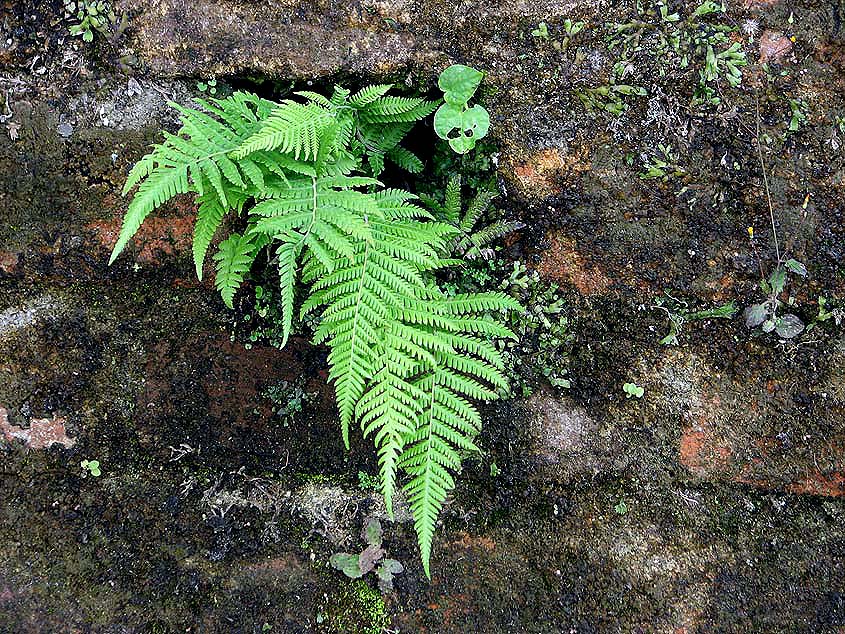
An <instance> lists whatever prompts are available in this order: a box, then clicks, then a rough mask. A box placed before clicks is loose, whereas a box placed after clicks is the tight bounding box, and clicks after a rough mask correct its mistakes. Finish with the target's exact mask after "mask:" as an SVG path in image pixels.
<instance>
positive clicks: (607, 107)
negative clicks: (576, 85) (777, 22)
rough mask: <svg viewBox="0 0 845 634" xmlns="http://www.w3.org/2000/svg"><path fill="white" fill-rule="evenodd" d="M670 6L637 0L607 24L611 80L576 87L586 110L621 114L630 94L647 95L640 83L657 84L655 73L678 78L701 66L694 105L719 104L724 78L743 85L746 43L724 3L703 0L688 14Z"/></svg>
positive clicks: (692, 96)
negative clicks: (629, 12)
mask: <svg viewBox="0 0 845 634" xmlns="http://www.w3.org/2000/svg"><path fill="white" fill-rule="evenodd" d="M669 6H670V5H669V3H667V2H664V1H663V0H659V1H658V2H655V3H653V4H649V5H646V4H645V3H639V2H638V3H637V11H636V15H635V16H634V17H633V18H632V19H631V20H629V21H628V22H624V23H608V24H606V25H605V33H606V36H605V37H606V42H607V48H608V50H609V51H615V52H616V59H615V61H614V63H613V67H612V72H611V75H610V80H609V81H608V83H607V84H605V85H603V86H599V87H594V88H587V89H583V90H579V91H577V93H576V94H577V95H578V97H579V99H580V100H581V102H582V104H583V105H584V106H585V108H587V110H589V111H591V112H606V113H608V114H610V115H612V116H616V117H618V116H620V115H622V114H623V113H624V112H625V111H626V110H627V109H628V107H629V102H630V101H631V100H630V99H629V97H644V96H647V95H648V91H646V90H645V89H644V88H641V87H640V86H639V84H643V85H646V84H647V83H652V84H653V83H654V81H653V80H652V78H653V77H671V78H673V79H676V80H677V79H680V78H681V76H682V75H684V74H687V73H696V72H697V75H698V77H697V81H696V80H694V81H696V84H695V88H694V90H693V94H692V95H691V96H690V104H691V105H692V106H693V107H696V108H701V107H709V106H716V105H718V104H720V103H721V100H722V91H721V90H720V86H721V84H723V83H724V84H727V85H728V86H729V87H731V88H736V87H737V86H739V85H740V83H741V82H742V68H743V67H744V66H746V65H747V63H748V61H747V58H746V54H745V52H744V51H743V48H742V43H741V42H737V41H734V38H733V37H732V36H733V34H734V32H735V31H736V30H737V29H736V27H734V26H732V25H730V24H726V23H723V22H722V19H724V17H725V15H724V14H725V11H726V9H725V6H724V4H721V3H716V2H712V1H710V0H705V2H702V3H701V4H699V5H698V6H697V7H696V8H695V10H694V11H692V12H691V13H690V14H689V16H688V17H687V18H686V19H683V18H682V17H681V15H680V14H679V13H677V12H673V11H672V10H671V9H670V8H669ZM693 77H695V75H693ZM635 78H639V79H640V81H635Z"/></svg>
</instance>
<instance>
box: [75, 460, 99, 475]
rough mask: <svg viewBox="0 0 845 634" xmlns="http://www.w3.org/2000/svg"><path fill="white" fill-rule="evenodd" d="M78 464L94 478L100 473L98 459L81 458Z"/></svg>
mask: <svg viewBox="0 0 845 634" xmlns="http://www.w3.org/2000/svg"><path fill="white" fill-rule="evenodd" d="M79 465H80V466H81V467H82V469H83V470H84V471H87V472H88V473H90V474H91V475H92V476H94V477H95V478H96V477H98V476H99V475H100V474H101V471H100V461H99V460H83V461H82V462H80V463H79Z"/></svg>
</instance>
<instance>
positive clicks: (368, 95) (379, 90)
mask: <svg viewBox="0 0 845 634" xmlns="http://www.w3.org/2000/svg"><path fill="white" fill-rule="evenodd" d="M391 88H393V84H376V85H374V86H367V87H366V88H362V89H361V90H359V91H358V92H356V93H355V94H354V95H352V97H350V98H349V103H350V104H352V105H353V106H355V107H357V108H362V107H364V106H366V105H369V104H371V103H373V102H374V101H375V100H376V99H378V98H379V97H383V96H384V95H385V94H386V93H387V91H389V90H390V89H391Z"/></svg>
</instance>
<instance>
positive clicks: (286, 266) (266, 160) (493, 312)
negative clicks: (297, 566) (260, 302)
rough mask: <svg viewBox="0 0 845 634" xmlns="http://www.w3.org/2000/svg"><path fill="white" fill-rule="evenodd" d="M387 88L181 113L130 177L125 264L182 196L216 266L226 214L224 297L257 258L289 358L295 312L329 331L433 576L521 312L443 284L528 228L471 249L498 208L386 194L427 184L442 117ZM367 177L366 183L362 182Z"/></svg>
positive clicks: (238, 102)
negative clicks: (433, 138) (434, 555)
mask: <svg viewBox="0 0 845 634" xmlns="http://www.w3.org/2000/svg"><path fill="white" fill-rule="evenodd" d="M390 88H391V86H389V85H379V86H370V87H367V88H364V89H362V90H360V91H358V92H357V93H355V94H354V95H351V96H350V92H349V91H348V90H346V89H345V88H342V87H336V88H335V90H334V92H333V93H332V95H331V97H329V98H327V97H325V96H323V95H320V94H318V93H315V92H310V91H304V92H300V93H296V94H297V95H298V96H299V97H301V98H302V99H304V100H305V103H299V102H297V101H293V100H285V101H283V102H282V103H274V102H272V101H268V100H266V99H261V98H259V97H257V96H256V95H251V94H249V93H244V92H235V93H234V94H232V95H231V96H229V97H227V98H225V99H210V100H208V101H203V100H198V102H197V103H198V104H199V106H200V107H201V108H202V110H194V109H190V108H184V107H181V106H178V105H175V104H172V105H173V107H174V108H176V109H177V110H178V111H179V113H180V118H181V121H182V126H181V128H180V129H179V131H178V132H177V133H176V134H169V133H165V134H164V141H163V142H162V143H160V144H158V145H156V146H154V147H153V150H152V151H151V152H150V153H149V154H148V155H147V156H145V157H144V158H142V159H141V160H140V161H139V162H138V163H137V164H136V165H135V166H134V167H133V168H132V170H131V171H130V173H129V175H128V177H127V182H126V187H125V189H124V194H126V193H128V192H129V191H130V190H132V189H133V188H137V189H136V191H135V194H134V196H133V198H132V201H131V203H130V204H129V208H128V211H127V213H126V216H125V218H124V224H123V227H122V230H121V233H120V236H119V238H118V241H117V244H116V245H115V249H114V252H113V253H112V258H111V260H112V261H113V260H114V258H115V257H116V256H117V254H119V253H120V251H121V250H122V249H123V248H124V247H125V246H126V244H127V242H128V241H129V239H130V238H131V237H132V235H134V234H135V233H136V231H137V230H138V228H139V226H140V225H141V223H142V222H143V221H144V219H145V218H146V217H147V216H148V215H149V214H150V213H151V212H152V211H154V210H155V209H156V208H157V207H159V206H161V205H162V204H164V203H165V202H166V201H167V200H169V199H171V198H173V197H174V196H176V195H178V194H184V193H194V194H196V202H197V219H196V225H195V228H194V245H193V255H194V265H195V267H196V270H197V275H198V277H200V278H201V277H202V268H203V263H204V260H205V257H206V254H207V251H208V249H209V247H210V245H211V244H212V243H213V241H214V237H215V234H216V232H217V231H218V230H219V228H220V227H221V226H222V225H223V224H224V222H223V221H224V218H225V217H226V214H227V213H232V214H233V215H234V216H235V219H234V223H235V224H234V226H236V227H240V228H241V229H240V230H239V231H238V232H236V233H232V234H231V235H230V236H229V237H228V238H227V239H226V240H224V241H223V242H221V243H220V245H219V248H218V250H217V252H216V253H215V255H214V257H213V260H214V262H215V266H216V273H217V275H216V280H215V286H216V288H217V290H218V291H219V292H220V294H221V296H222V298H223V301H224V303H225V304H226V305H227V306H228V307H230V308H231V307H232V306H233V304H234V297H235V294H236V292H237V290H238V289H239V288H240V286H241V285H242V284H243V282H244V280H245V279H246V277H247V275H248V274H249V271H250V268H251V267H252V265H253V263H254V261H255V260H256V257H257V255H258V254H259V253H263V252H266V253H267V258H266V259H267V261H269V262H270V263H271V264H275V266H276V267H277V270H278V284H279V289H278V290H279V294H278V297H279V299H278V302H279V306H278V308H279V311H278V313H279V315H280V324H279V327H280V330H281V334H282V336H281V340H282V345H284V344H285V343H286V342H287V341H288V339H289V337H290V336H291V331H292V328H293V323H294V314H295V312H296V309H297V303H298V301H299V302H301V305H300V306H299V314H300V317H304V316H305V315H308V314H309V313H312V312H313V313H315V314H316V315H317V317H318V318H319V319H318V324H317V326H316V328H315V331H314V335H313V342H314V343H315V344H317V345H320V344H326V345H327V346H328V348H329V355H328V363H329V380H330V382H331V383H333V384H334V389H335V394H336V401H337V407H338V410H339V419H340V427H341V429H342V436H343V440H344V443H345V444H346V446H347V447H348V446H349V433H350V429H351V427H352V425H353V423H355V424H357V426H358V427H360V429H361V432H362V433H363V435H364V437H365V438H370V439H372V441H373V443H374V445H375V447H376V451H377V453H378V461H379V471H380V475H381V481H382V493H383V495H384V499H385V502H386V504H387V508H388V511H389V512H390V513H392V500H393V496H394V493H395V489H396V487H397V486H399V484H398V478H399V475H398V474H400V473H401V472H404V473H405V474H406V475H407V476H408V477H409V480H408V482H407V483H406V484H405V485H404V487H405V490H406V492H407V493H408V497H409V501H410V505H411V509H412V512H413V515H414V523H415V528H416V530H417V534H418V542H419V548H420V554H421V557H422V561H423V566H424V568H425V572H426V574H427V575H428V574H429V572H430V569H429V560H430V556H431V548H432V540H433V534H434V527H435V525H436V521H437V517H438V515H439V513H440V511H441V509H442V507H443V504H444V502H445V500H446V496H447V494H448V492H449V491H450V490H451V489H452V488H453V487H454V479H453V478H454V473H455V472H456V471H457V470H459V469H460V463H461V452H463V451H471V450H474V448H475V445H474V439H475V437H476V435H477V433H478V431H479V430H480V427H481V416H480V415H479V412H478V410H477V408H476V405H475V404H474V403H475V401H478V400H492V399H495V398H498V397H499V396H500V395H502V394H504V393H505V392H506V391H507V387H508V385H507V381H506V380H505V377H504V376H503V374H502V367H503V365H504V362H503V358H502V355H501V354H500V353H499V351H498V349H497V347H496V345H494V341H495V340H496V339H499V338H505V337H511V336H512V333H511V331H510V330H509V329H508V328H507V327H506V326H504V325H503V321H502V315H503V314H504V313H505V312H507V311H511V310H520V307H519V305H518V304H516V302H514V301H513V300H511V299H510V298H508V297H506V296H505V295H502V294H501V293H482V294H471V295H458V296H455V297H447V296H446V295H445V294H444V293H443V292H442V291H441V290H440V288H439V286H438V279H437V277H436V272H437V271H438V270H439V269H442V268H445V267H448V266H452V265H454V264H455V263H456V262H459V261H458V260H455V259H452V258H451V257H450V255H451V253H452V252H458V253H460V254H467V255H470V254H473V253H475V252H476V251H474V250H478V249H481V248H482V247H483V246H484V245H486V244H487V243H489V241H490V240H493V239H495V238H496V237H498V236H500V235H501V234H502V232H504V231H506V230H508V229H510V228H511V227H512V226H513V223H505V222H501V221H500V222H498V223H493V224H491V225H489V226H488V227H485V228H483V229H481V230H480V231H474V225H475V224H476V222H477V221H478V220H479V219H480V217H481V216H482V215H484V213H485V211H486V207H487V204H488V203H489V198H490V197H491V196H492V194H491V195H489V196H488V195H487V194H482V195H481V196H479V197H478V198H476V200H475V201H474V202H473V203H472V204H471V205H470V206H469V209H468V210H467V212H466V213H465V214H463V215H461V205H460V181H452V182H450V184H449V186H448V187H447V192H446V200H445V202H444V203H443V204H440V203H439V202H436V201H435V202H434V203H433V204H432V205H431V209H432V210H433V213H430V212H429V211H427V210H426V209H424V208H422V207H420V206H419V205H418V204H417V199H416V196H414V195H413V194H411V193H409V192H406V191H402V190H399V189H389V188H384V186H383V185H382V183H381V182H379V181H378V180H376V178H374V176H377V175H378V174H379V173H380V172H381V171H382V170H383V168H384V162H385V160H386V159H387V160H391V161H393V162H394V163H396V164H397V165H398V166H399V167H401V168H403V169H406V170H408V171H410V172H418V171H420V170H421V169H422V167H423V165H422V162H421V161H420V159H419V158H418V157H417V156H415V155H414V154H413V153H411V152H410V151H409V150H407V149H406V148H403V147H402V146H401V145H400V143H401V141H402V139H404V138H405V136H406V135H407V134H408V132H409V131H410V130H411V128H412V126H413V124H414V123H415V122H416V121H419V120H420V119H422V118H424V117H426V116H428V115H429V114H431V113H432V112H433V111H434V109H435V108H436V107H437V106H438V105H439V104H438V103H436V102H431V101H427V100H425V99H422V98H408V97H396V96H391V95H388V94H387V93H388V91H389V89H390ZM366 165H369V167H370V174H369V175H368V174H367V173H366V171H365V169H364V166H366Z"/></svg>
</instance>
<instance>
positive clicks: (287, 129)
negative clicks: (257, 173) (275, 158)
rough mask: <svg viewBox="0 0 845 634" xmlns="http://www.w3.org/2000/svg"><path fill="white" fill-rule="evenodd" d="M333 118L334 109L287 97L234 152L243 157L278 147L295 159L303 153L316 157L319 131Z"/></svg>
mask: <svg viewBox="0 0 845 634" xmlns="http://www.w3.org/2000/svg"><path fill="white" fill-rule="evenodd" d="M332 120H333V117H332V115H331V113H330V112H328V111H327V110H326V109H325V108H322V107H321V106H319V105H317V104H314V103H309V104H301V103H297V102H295V101H291V100H289V99H287V100H285V101H283V102H282V104H281V105H279V106H278V107H277V108H275V109H274V110H273V112H271V113H270V116H269V117H267V119H265V120H264V122H263V123H262V126H261V129H260V130H259V131H258V132H256V133H255V134H253V135H252V136H250V137H249V138H248V139H246V141H244V142H243V143H242V144H241V145H240V146H239V147H238V148H237V149H236V150H235V151H234V152H233V154H232V155H233V156H234V157H235V158H243V157H245V156H248V155H249V154H252V153H253V152H257V151H259V150H275V151H277V152H284V153H286V154H292V155H293V158H294V160H299V159H300V157H301V158H302V159H303V160H306V161H307V160H309V159H315V158H316V157H317V152H318V151H319V149H320V148H319V140H318V139H319V137H320V132H321V131H322V129H323V128H324V127H325V126H327V125H329V124H330V123H331V122H332Z"/></svg>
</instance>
